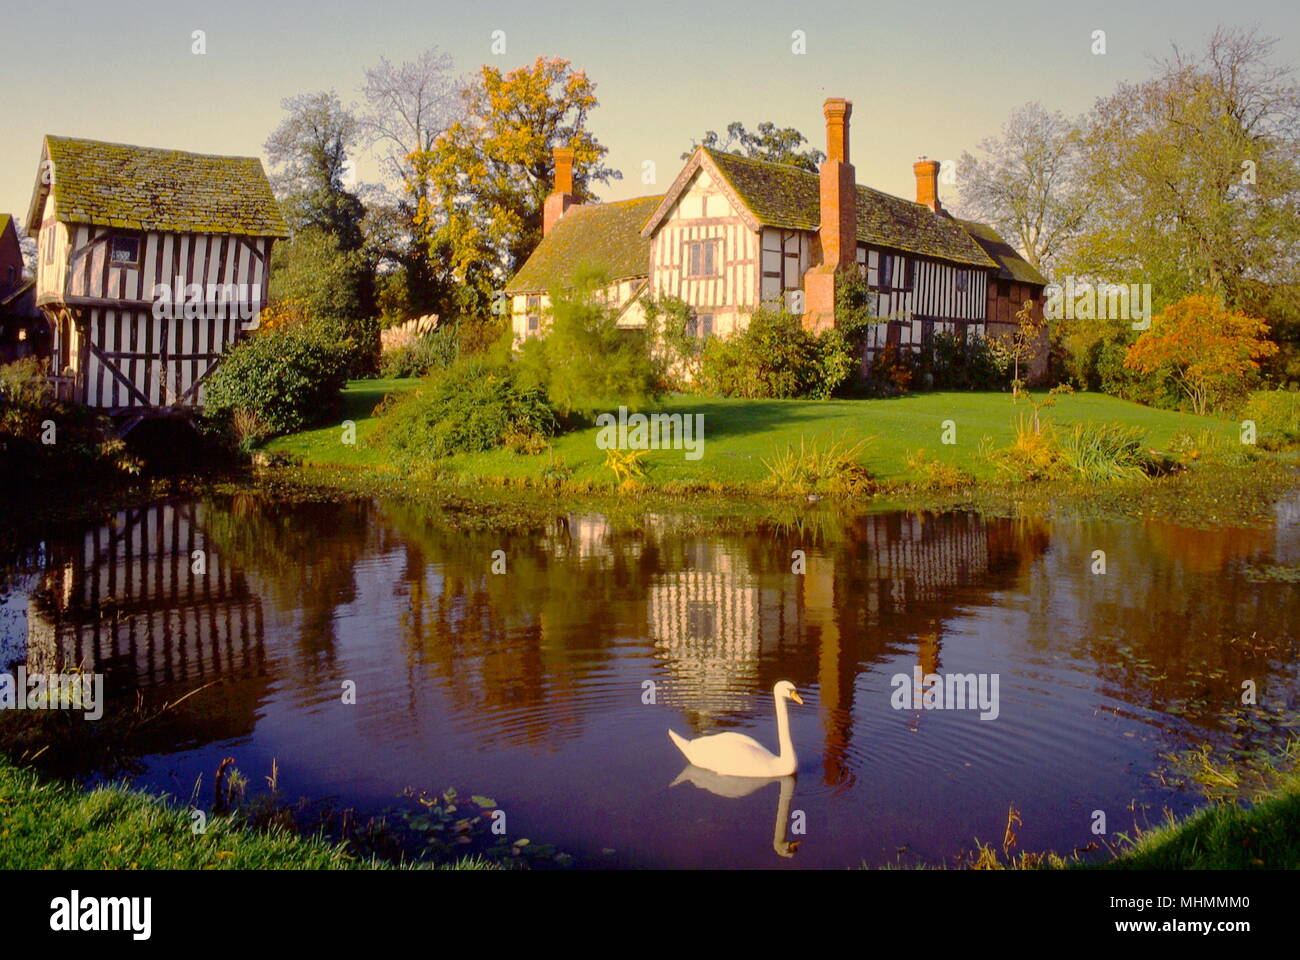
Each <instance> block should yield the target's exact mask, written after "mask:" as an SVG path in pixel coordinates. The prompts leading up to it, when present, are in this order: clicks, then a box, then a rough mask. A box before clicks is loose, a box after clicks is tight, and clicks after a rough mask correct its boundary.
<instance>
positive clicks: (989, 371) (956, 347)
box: [916, 332, 1007, 390]
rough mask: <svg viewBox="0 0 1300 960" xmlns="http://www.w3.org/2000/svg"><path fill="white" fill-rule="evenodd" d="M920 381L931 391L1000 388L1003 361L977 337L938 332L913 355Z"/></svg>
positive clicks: (1003, 366)
mask: <svg viewBox="0 0 1300 960" xmlns="http://www.w3.org/2000/svg"><path fill="white" fill-rule="evenodd" d="M916 367H917V369H918V370H919V371H920V374H921V384H922V385H923V386H925V387H926V389H932V390H1001V389H1002V387H1003V385H1004V384H1005V383H1006V377H1007V368H1006V363H1005V362H1004V361H1003V360H1002V359H1001V358H1000V357H999V356H998V355H997V353H996V352H994V350H993V349H992V348H991V346H990V343H989V341H988V340H987V339H986V338H984V337H980V336H968V337H965V338H963V337H960V336H958V335H957V334H955V333H944V332H939V333H936V334H935V335H934V336H932V337H931V338H930V340H929V342H928V343H926V344H924V345H923V346H922V347H921V350H920V352H919V354H918V356H917V358H916Z"/></svg>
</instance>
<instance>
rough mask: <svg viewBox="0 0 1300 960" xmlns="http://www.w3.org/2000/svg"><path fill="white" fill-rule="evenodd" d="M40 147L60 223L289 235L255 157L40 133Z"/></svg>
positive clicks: (260, 165)
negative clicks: (42, 142)
mask: <svg viewBox="0 0 1300 960" xmlns="http://www.w3.org/2000/svg"><path fill="white" fill-rule="evenodd" d="M45 149H46V155H47V156H48V158H49V160H50V164H51V171H50V173H51V178H52V184H53V189H54V209H55V216H56V217H57V218H58V219H59V220H60V221H62V222H64V223H89V224H95V225H96V226H106V227H123V228H126V229H131V230H163V231H170V232H175V233H230V234H239V235H243V236H252V237H287V236H288V235H289V232H288V230H287V229H286V228H285V225H284V220H283V218H282V217H281V216H280V208H279V206H278V205H277V204H276V202H275V196H274V195H273V194H272V193H271V185H270V183H269V182H267V179H266V173H265V171H264V170H263V169H262V161H261V160H259V159H258V158H257V157H220V156H213V155H210V154H204V153H185V152H183V151H180V150H159V149H155V148H153V147H134V146H129V145H127V144H122V143H103V142H100V141H98V140H81V139H78V138H75V137H55V136H47V137H46V138H45ZM33 206H35V204H33ZM38 213H39V211H38Z"/></svg>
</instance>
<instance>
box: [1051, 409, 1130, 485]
mask: <svg viewBox="0 0 1300 960" xmlns="http://www.w3.org/2000/svg"><path fill="white" fill-rule="evenodd" d="M1055 443H1056V451H1057V453H1058V455H1059V456H1060V458H1061V462H1062V463H1063V464H1064V465H1065V467H1066V469H1067V470H1069V471H1070V472H1071V473H1073V474H1074V475H1075V476H1076V477H1077V478H1079V479H1081V480H1088V481H1107V480H1137V479H1140V478H1142V477H1145V476H1146V475H1147V473H1148V471H1149V470H1150V468H1151V464H1152V460H1151V456H1150V454H1149V453H1148V452H1147V448H1146V443H1145V431H1143V430H1142V428H1141V427H1125V426H1122V425H1120V424H1118V423H1088V422H1086V421H1078V422H1076V423H1074V424H1071V426H1070V427H1069V429H1067V430H1065V431H1064V432H1061V433H1059V434H1058V435H1057V436H1056V437H1055Z"/></svg>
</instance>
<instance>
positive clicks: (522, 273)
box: [506, 196, 663, 294]
mask: <svg viewBox="0 0 1300 960" xmlns="http://www.w3.org/2000/svg"><path fill="white" fill-rule="evenodd" d="M662 199H663V197H662V196H656V197H638V198H636V199H635V200H619V201H615V202H613V203H584V204H580V205H578V206H574V207H570V208H569V209H568V210H566V211H565V212H564V216H562V217H560V219H559V220H558V221H557V222H556V224H555V226H554V227H553V228H552V229H551V232H550V234H549V235H548V236H546V237H545V238H543V240H542V242H541V243H539V244H538V245H537V249H536V250H534V251H533V254H532V256H530V257H529V258H528V259H527V260H526V261H525V262H524V265H523V266H522V267H520V268H519V272H518V273H516V274H515V275H514V277H512V278H511V280H510V282H509V283H508V284H506V293H511V294H514V293H547V292H549V291H550V289H551V288H552V287H554V286H556V285H563V284H566V283H570V282H572V280H573V277H574V275H575V274H576V273H577V271H578V270H579V268H581V267H584V266H589V267H592V268H594V269H596V270H599V271H601V272H602V273H604V274H605V275H606V276H607V277H608V278H609V280H610V281H611V282H612V281H615V280H626V279H629V278H632V277H646V276H649V275H650V238H649V237H646V236H643V235H642V231H641V227H642V225H643V224H644V223H645V222H646V218H648V217H649V216H650V214H651V213H652V212H653V211H654V210H655V208H656V207H658V206H659V202H660V201H661V200H662Z"/></svg>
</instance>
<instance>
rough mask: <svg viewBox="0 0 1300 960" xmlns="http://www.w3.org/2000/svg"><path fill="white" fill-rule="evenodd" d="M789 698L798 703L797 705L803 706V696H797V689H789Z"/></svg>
mask: <svg viewBox="0 0 1300 960" xmlns="http://www.w3.org/2000/svg"><path fill="white" fill-rule="evenodd" d="M790 699H791V700H793V701H794V702H795V703H797V704H799V706H801V707H802V706H803V697H801V696H799V693H798V691H796V690H791V691H790Z"/></svg>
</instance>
